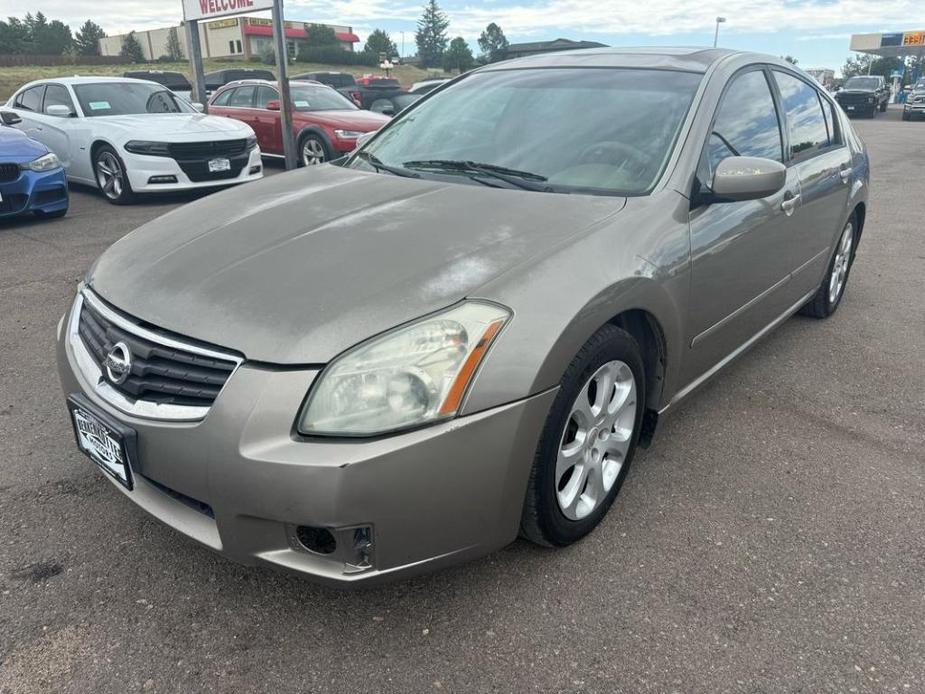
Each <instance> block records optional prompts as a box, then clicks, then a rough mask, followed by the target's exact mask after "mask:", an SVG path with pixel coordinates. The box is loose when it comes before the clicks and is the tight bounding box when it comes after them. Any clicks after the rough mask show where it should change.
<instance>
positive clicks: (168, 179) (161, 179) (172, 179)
mask: <svg viewBox="0 0 925 694" xmlns="http://www.w3.org/2000/svg"><path fill="white" fill-rule="evenodd" d="M176 182H177V177H176V176H152V177H151V178H149V179H148V183H151V184H155V183H176Z"/></svg>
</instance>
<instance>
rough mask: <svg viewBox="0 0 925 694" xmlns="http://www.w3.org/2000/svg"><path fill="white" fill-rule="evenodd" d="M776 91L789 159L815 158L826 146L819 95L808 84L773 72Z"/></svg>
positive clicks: (826, 131)
mask: <svg viewBox="0 0 925 694" xmlns="http://www.w3.org/2000/svg"><path fill="white" fill-rule="evenodd" d="M774 78H775V79H776V80H777V86H778V88H779V89H780V94H781V100H782V101H783V107H784V112H785V113H786V114H787V127H788V130H789V134H790V156H791V157H792V158H793V159H794V161H803V160H805V159H809V158H810V157H813V156H815V155H816V154H818V153H819V151H820V150H822V149H825V148H826V147H827V146H828V144H829V132H828V129H827V128H826V123H825V116H824V115H823V113H822V105H821V104H820V103H819V94H818V93H817V92H816V90H815V89H814V88H813V87H811V86H810V85H809V84H808V83H806V82H804V81H803V80H801V79H799V78H798V77H794V76H793V75H791V74H789V73H786V72H780V71H777V70H775V71H774Z"/></svg>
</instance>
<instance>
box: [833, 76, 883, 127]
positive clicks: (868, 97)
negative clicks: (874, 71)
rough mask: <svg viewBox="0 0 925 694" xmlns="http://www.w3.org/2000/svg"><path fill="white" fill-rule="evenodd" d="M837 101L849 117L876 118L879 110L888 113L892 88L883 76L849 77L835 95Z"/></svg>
mask: <svg viewBox="0 0 925 694" xmlns="http://www.w3.org/2000/svg"><path fill="white" fill-rule="evenodd" d="M835 100H836V101H837V102H838V103H839V104H840V105H841V107H842V108H843V109H844V110H845V113H847V114H848V115H849V116H858V115H866V116H867V117H868V118H874V117H875V116H876V115H877V111H878V110H879V111H880V112H881V113H883V112H884V111H886V107H887V104H889V103H890V87H889V85H887V83H886V78H885V77H883V76H882V75H858V76H856V77H849V78H848V80H847V81H846V82H845V84H844V86H843V87H842V88H841V90H840V91H838V92H837V93H836V94H835Z"/></svg>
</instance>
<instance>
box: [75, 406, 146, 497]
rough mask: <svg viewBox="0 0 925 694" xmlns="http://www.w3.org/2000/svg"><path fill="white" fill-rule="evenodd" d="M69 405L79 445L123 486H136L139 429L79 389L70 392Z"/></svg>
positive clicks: (84, 452)
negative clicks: (114, 416)
mask: <svg viewBox="0 0 925 694" xmlns="http://www.w3.org/2000/svg"><path fill="white" fill-rule="evenodd" d="M67 407H68V411H69V413H70V415H71V426H72V428H73V429H74V440H75V441H76V443H77V449H78V450H79V451H80V452H81V453H83V454H84V455H85V456H87V457H88V458H89V459H90V460H92V461H93V462H94V463H95V464H96V466H97V467H98V468H99V469H100V470H102V471H103V472H104V473H106V474H107V475H108V476H109V477H112V478H113V479H114V480H116V481H117V482H118V483H119V484H121V485H122V486H123V487H125V488H126V489H128V490H129V491H131V490H132V489H134V487H135V482H134V477H133V473H132V463H133V462H134V460H135V455H136V451H137V441H138V437H137V434H136V432H135V430H134V429H132V428H130V427H127V426H125V425H124V424H122V423H120V422H118V421H116V420H115V419H113V418H112V417H110V416H109V415H107V414H106V413H104V412H101V411H100V410H99V409H97V408H96V407H95V406H93V404H92V403H90V401H89V400H87V398H86V397H84V396H83V395H81V394H79V393H77V394H74V395H70V396H68V398H67Z"/></svg>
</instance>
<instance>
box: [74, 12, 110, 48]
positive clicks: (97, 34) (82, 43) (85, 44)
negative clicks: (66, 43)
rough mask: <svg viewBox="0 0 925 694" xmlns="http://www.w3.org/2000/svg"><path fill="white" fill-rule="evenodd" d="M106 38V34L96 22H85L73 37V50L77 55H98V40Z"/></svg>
mask: <svg viewBox="0 0 925 694" xmlns="http://www.w3.org/2000/svg"><path fill="white" fill-rule="evenodd" d="M105 37H106V32H105V31H103V27H101V26H100V25H99V24H97V23H96V22H93V21H91V20H89V19H88V20H87V21H86V22H84V23H83V26H81V27H80V29H79V30H78V32H77V34H76V36H74V48H75V49H76V51H77V55H98V54H99V52H100V39H102V38H105Z"/></svg>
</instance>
